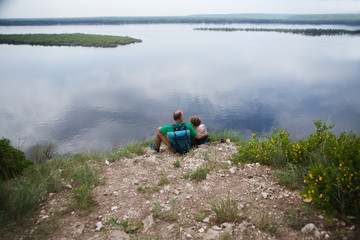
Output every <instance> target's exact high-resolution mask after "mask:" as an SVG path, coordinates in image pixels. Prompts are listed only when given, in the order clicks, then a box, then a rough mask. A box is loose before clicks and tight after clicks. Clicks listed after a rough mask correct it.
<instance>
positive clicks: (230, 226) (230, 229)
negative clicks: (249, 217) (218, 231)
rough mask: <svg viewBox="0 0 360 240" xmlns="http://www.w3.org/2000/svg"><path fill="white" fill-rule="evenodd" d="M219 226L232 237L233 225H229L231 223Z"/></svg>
mask: <svg viewBox="0 0 360 240" xmlns="http://www.w3.org/2000/svg"><path fill="white" fill-rule="evenodd" d="M221 226H222V227H223V228H225V229H224V232H228V233H229V234H230V235H232V233H233V227H234V224H231V223H223V224H221Z"/></svg>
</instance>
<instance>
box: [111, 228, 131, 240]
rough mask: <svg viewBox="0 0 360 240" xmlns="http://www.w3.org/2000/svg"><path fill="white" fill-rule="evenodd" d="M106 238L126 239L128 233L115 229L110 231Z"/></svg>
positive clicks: (114, 239) (112, 239)
mask: <svg viewBox="0 0 360 240" xmlns="http://www.w3.org/2000/svg"><path fill="white" fill-rule="evenodd" d="M107 239H108V240H127V239H130V237H129V235H128V234H127V233H126V232H124V231H120V230H115V231H112V232H111V233H110V235H109V236H108V238H107Z"/></svg>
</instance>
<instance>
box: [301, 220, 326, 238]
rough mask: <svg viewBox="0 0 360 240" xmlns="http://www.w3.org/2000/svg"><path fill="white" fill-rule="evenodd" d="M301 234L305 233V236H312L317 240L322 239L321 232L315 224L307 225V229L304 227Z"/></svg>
mask: <svg viewBox="0 0 360 240" xmlns="http://www.w3.org/2000/svg"><path fill="white" fill-rule="evenodd" d="M301 233H303V234H305V235H310V236H311V235H312V236H314V237H315V238H316V239H320V237H321V234H320V232H319V230H318V229H317V227H316V226H315V225H314V224H313V223H309V224H306V225H305V227H303V228H302V229H301Z"/></svg>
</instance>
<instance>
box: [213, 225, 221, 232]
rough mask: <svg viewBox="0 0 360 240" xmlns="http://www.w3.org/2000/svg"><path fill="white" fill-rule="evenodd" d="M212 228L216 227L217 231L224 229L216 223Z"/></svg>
mask: <svg viewBox="0 0 360 240" xmlns="http://www.w3.org/2000/svg"><path fill="white" fill-rule="evenodd" d="M211 228H212V229H214V230H215V231H221V230H222V228H221V227H218V226H216V225H214V226H212V227H211Z"/></svg>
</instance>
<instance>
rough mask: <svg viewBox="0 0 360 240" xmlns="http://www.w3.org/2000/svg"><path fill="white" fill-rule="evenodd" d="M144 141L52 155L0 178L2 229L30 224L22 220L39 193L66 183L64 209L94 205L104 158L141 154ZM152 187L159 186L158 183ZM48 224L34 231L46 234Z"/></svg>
mask: <svg viewBox="0 0 360 240" xmlns="http://www.w3.org/2000/svg"><path fill="white" fill-rule="evenodd" d="M148 143H149V141H145V142H141V143H131V144H129V145H127V146H125V147H124V148H122V149H119V150H115V151H113V152H111V153H80V154H74V155H66V156H65V155H59V154H57V155H53V156H52V161H45V162H42V163H39V164H35V165H32V166H31V167H29V168H27V169H26V170H25V171H24V172H23V174H22V176H20V177H18V178H13V179H10V180H8V181H6V182H4V181H0V224H2V226H3V230H2V231H7V232H12V231H11V230H10V229H12V228H13V226H14V225H19V224H21V225H23V226H27V225H31V223H30V222H27V221H24V220H26V219H28V218H31V216H32V214H33V213H34V212H36V211H37V210H38V206H39V203H40V199H41V197H42V196H47V195H48V194H49V193H55V192H61V191H63V190H64V189H65V187H66V185H69V186H71V189H67V191H68V194H69V196H70V198H69V205H68V210H72V211H79V212H83V211H87V210H88V209H90V208H92V207H94V206H96V205H97V204H98V203H97V202H96V201H95V200H94V199H93V195H92V191H93V189H94V187H96V186H99V185H101V184H103V183H104V182H105V180H106V179H105V178H102V176H101V172H102V168H103V167H104V166H105V164H104V162H105V159H108V158H109V157H113V158H112V159H111V160H112V161H116V160H120V159H122V158H124V157H127V156H128V157H133V156H136V155H142V154H144V153H145V148H146V147H148ZM41 152H42V151H41ZM123 153H126V154H123ZM109 160H110V159H109ZM166 179H167V178H166V177H164V176H163V177H162V178H161V179H160V181H159V183H161V184H166V182H167V181H169V180H168V179H167V181H166ZM156 187H158V188H160V186H156ZM49 224H50V225H51V227H49V226H50V225H49V226H47V225H46V223H44V227H43V229H42V230H41V231H39V233H38V234H40V235H46V231H47V230H46V229H49V231H51V229H53V228H55V227H56V224H51V223H49ZM44 231H45V232H44ZM0 233H1V231H0ZM14 234H16V233H14ZM40 235H39V236H40Z"/></svg>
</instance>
